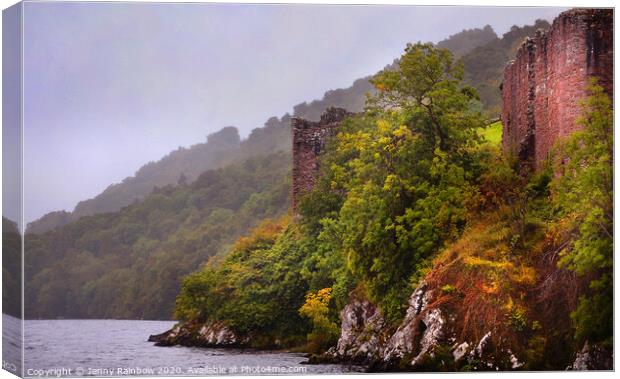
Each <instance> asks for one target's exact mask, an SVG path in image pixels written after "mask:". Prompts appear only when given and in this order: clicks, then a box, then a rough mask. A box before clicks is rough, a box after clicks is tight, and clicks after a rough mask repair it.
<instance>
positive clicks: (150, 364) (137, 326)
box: [3, 315, 361, 377]
mask: <svg viewBox="0 0 620 379" xmlns="http://www.w3.org/2000/svg"><path fill="white" fill-rule="evenodd" d="M7 318H9V319H7ZM11 319H12V320H11ZM7 321H8V322H11V323H13V322H14V324H15V325H19V324H20V323H21V321H20V320H18V319H13V318H11V317H10V316H6V315H4V317H3V322H4V323H6V322H7ZM173 325H174V322H173V321H139V320H26V321H25V323H24V362H25V365H24V374H25V376H28V377H76V376H77V377H81V376H97V377H123V376H136V375H140V376H160V375H163V376H191V375H196V376H205V375H270V374H282V375H291V374H294V375H295V374H329V373H333V374H337V373H346V372H353V371H360V370H361V368H359V367H351V366H344V365H335V364H321V365H314V364H312V365H311V364H305V363H304V362H305V361H306V360H307V359H306V358H305V357H304V355H303V354H298V353H290V352H283V351H256V350H242V349H209V348H192V347H181V346H174V347H158V346H154V344H153V343H152V342H148V341H147V339H148V337H149V335H151V334H158V333H161V332H163V331H165V330H167V329H170V328H171V327H172V326H173Z"/></svg>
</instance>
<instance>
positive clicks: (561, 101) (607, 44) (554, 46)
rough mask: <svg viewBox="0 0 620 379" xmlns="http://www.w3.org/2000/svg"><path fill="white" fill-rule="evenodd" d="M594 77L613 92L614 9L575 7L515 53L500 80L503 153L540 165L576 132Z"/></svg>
mask: <svg viewBox="0 0 620 379" xmlns="http://www.w3.org/2000/svg"><path fill="white" fill-rule="evenodd" d="M590 77H596V78H597V79H598V82H599V84H600V85H601V86H602V87H603V88H604V89H605V92H607V93H608V94H609V95H610V96H612V95H613V10H612V9H573V10H570V11H566V12H563V13H561V14H560V15H559V16H558V17H557V18H556V19H555V20H554V21H553V24H552V25H551V27H550V28H549V30H548V31H546V32H545V31H538V32H537V33H536V36H535V37H534V38H528V39H526V40H525V42H524V43H523V44H522V45H521V47H520V48H519V50H518V51H517V56H516V59H515V60H513V61H511V62H509V63H508V65H507V66H506V68H505V70H504V81H503V83H502V98H503V114H502V120H503V123H504V130H503V136H502V144H503V148H504V151H506V152H508V153H510V154H512V155H514V156H516V157H517V158H518V159H519V160H520V162H521V165H522V166H526V167H529V168H531V169H536V168H537V166H538V165H540V163H541V162H542V161H544V160H545V159H546V158H547V157H548V155H549V153H550V150H551V148H552V146H553V144H554V143H555V142H556V141H557V140H558V139H559V138H560V137H563V136H566V135H568V134H570V133H572V132H573V131H575V130H576V129H577V128H578V127H579V126H578V125H577V124H576V120H577V118H578V117H579V116H580V115H581V112H582V108H581V106H580V101H581V100H582V99H584V98H585V97H586V96H587V86H588V82H589V78H590Z"/></svg>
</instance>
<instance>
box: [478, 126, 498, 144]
mask: <svg viewBox="0 0 620 379" xmlns="http://www.w3.org/2000/svg"><path fill="white" fill-rule="evenodd" d="M480 135H481V136H482V137H483V138H484V139H485V140H486V141H487V142H488V143H490V144H492V145H497V146H499V145H500V144H501V143H502V122H501V121H497V122H494V123H492V124H490V125H487V126H485V127H484V128H481V129H480Z"/></svg>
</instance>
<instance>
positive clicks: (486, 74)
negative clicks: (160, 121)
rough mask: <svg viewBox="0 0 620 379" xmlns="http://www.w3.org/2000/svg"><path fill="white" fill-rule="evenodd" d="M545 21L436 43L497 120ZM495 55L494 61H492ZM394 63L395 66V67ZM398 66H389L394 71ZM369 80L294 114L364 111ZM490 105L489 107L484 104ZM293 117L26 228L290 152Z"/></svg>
mask: <svg viewBox="0 0 620 379" xmlns="http://www.w3.org/2000/svg"><path fill="white" fill-rule="evenodd" d="M543 26H544V22H537V24H536V26H532V27H524V28H519V27H513V29H512V31H511V32H509V33H507V34H506V35H505V36H504V37H503V38H502V39H499V38H497V35H496V34H495V32H494V31H493V29H492V28H491V27H490V26H488V25H487V26H485V27H484V28H483V29H470V30H464V31H462V32H460V33H457V34H455V35H452V36H450V37H449V38H447V39H445V40H443V41H441V42H439V43H438V44H437V45H438V46H439V47H442V48H447V49H449V50H451V51H452V52H453V53H454V54H456V55H458V56H461V55H463V59H464V60H465V62H466V74H467V77H468V78H469V81H470V84H472V85H473V86H474V87H476V88H478V89H479V91H480V93H481V94H482V96H483V100H484V101H483V104H485V109H489V110H490V111H492V112H493V113H492V114H490V115H489V117H496V116H497V115H498V114H499V113H498V112H497V105H498V104H499V100H500V96H499V91H498V87H499V82H500V79H499V77H500V75H501V70H502V69H503V67H504V64H505V62H506V60H507V57H508V56H511V54H512V53H513V52H514V51H513V50H514V48H515V46H516V45H517V44H518V43H519V42H520V41H521V40H522V39H523V38H524V37H525V36H527V35H531V34H533V32H534V31H535V29H536V28H538V27H543ZM483 46H486V47H485V50H483V51H479V52H477V53H475V54H474V55H471V56H470V55H467V53H468V52H470V51H472V50H473V49H476V48H482V47H483ZM489 57H491V59H489ZM394 64H396V63H394ZM394 64H391V65H389V67H393V65H394ZM369 78H370V77H366V78H361V79H358V80H356V81H355V82H354V83H353V84H352V85H351V86H350V87H348V88H342V89H336V90H330V91H327V92H326V93H325V95H324V96H323V98H322V99H320V100H314V101H312V102H310V103H306V102H304V103H301V104H297V105H295V106H294V107H293V116H296V117H301V118H305V119H309V120H318V118H319V117H320V115H321V114H322V113H323V112H324V111H325V109H327V108H328V107H330V106H333V107H340V108H345V109H347V110H349V111H351V112H360V111H362V110H363V109H364V103H365V101H366V94H367V93H369V92H373V91H374V89H373V86H372V85H371V84H370V82H369ZM486 104H490V105H489V106H486ZM290 117H291V116H290V115H289V114H286V115H284V116H282V117H280V118H278V117H271V118H269V119H268V120H267V121H266V122H265V124H264V126H263V127H261V128H256V129H254V130H253V131H252V133H251V134H250V135H249V136H248V138H247V139H245V140H243V141H239V136H238V132H237V131H236V129H235V128H233V127H226V128H224V129H222V130H221V131H219V132H217V133H214V134H212V135H209V136H208V138H207V142H204V143H199V144H196V145H193V146H191V147H189V148H179V149H178V150H175V151H173V152H171V153H170V154H168V155H167V156H165V157H163V158H162V159H161V160H159V161H158V162H150V163H148V164H146V165H144V166H143V167H142V168H140V169H139V170H138V171H137V172H136V174H135V175H134V176H132V177H128V178H126V179H124V180H123V181H122V182H121V183H117V184H112V185H110V186H109V187H108V188H107V189H106V190H104V191H103V192H102V193H101V194H99V195H97V196H96V197H95V198H93V199H89V200H84V201H82V202H80V203H79V204H77V206H76V207H75V209H74V211H73V212H66V211H57V212H50V213H48V214H46V215H44V216H43V217H41V218H40V219H38V220H36V221H34V222H31V223H30V224H29V225H28V232H29V233H43V232H45V231H48V230H52V229H54V228H56V227H59V226H62V225H65V224H67V223H69V222H71V221H75V220H78V219H79V218H80V217H82V216H88V215H93V214H98V213H104V212H114V211H117V210H119V209H121V208H122V207H124V206H126V205H129V204H131V203H133V202H134V201H136V200H140V199H142V198H143V197H144V196H146V195H148V194H149V193H150V192H151V191H152V189H153V188H154V187H155V186H164V185H168V184H176V183H177V182H178V180H179V178H180V177H181V174H183V175H184V176H185V180H187V181H188V182H191V181H192V180H194V179H195V178H197V177H198V175H199V174H200V173H202V172H203V171H205V170H207V169H211V168H217V167H223V166H224V165H226V164H229V163H232V162H235V161H240V160H243V159H246V158H248V157H251V156H253V155H257V154H265V153H270V152H276V151H280V150H282V151H288V150H289V147H290V140H291V139H290V138H291V137H290V130H289V126H290Z"/></svg>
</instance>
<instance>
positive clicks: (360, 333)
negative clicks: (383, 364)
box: [329, 299, 386, 364]
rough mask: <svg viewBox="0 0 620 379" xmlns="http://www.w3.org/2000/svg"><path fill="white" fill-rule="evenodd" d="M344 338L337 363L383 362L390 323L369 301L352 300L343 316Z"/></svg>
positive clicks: (336, 355) (337, 351) (337, 350)
mask: <svg viewBox="0 0 620 379" xmlns="http://www.w3.org/2000/svg"><path fill="white" fill-rule="evenodd" d="M341 318H342V324H341V334H340V338H339V339H338V344H337V345H336V348H335V349H333V350H331V351H330V352H329V354H331V355H332V356H333V358H334V359H337V360H342V361H345V360H346V361H350V362H354V363H364V364H366V363H371V362H373V361H376V360H378V359H380V356H381V353H382V350H383V345H384V340H385V337H386V335H385V334H386V323H385V319H384V318H383V316H382V315H381V312H380V311H379V308H378V307H377V306H375V305H374V304H371V303H370V302H369V301H367V300H357V299H356V300H352V301H351V302H350V303H349V304H347V305H346V306H345V307H344V309H343V310H342V312H341Z"/></svg>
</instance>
